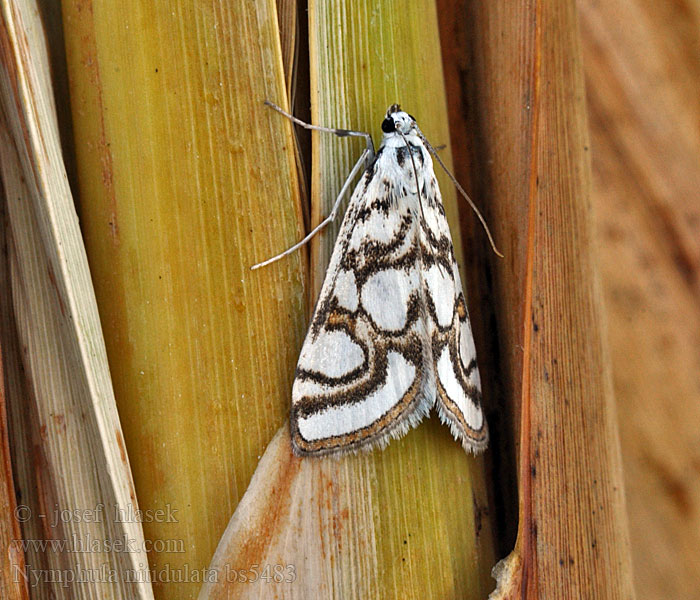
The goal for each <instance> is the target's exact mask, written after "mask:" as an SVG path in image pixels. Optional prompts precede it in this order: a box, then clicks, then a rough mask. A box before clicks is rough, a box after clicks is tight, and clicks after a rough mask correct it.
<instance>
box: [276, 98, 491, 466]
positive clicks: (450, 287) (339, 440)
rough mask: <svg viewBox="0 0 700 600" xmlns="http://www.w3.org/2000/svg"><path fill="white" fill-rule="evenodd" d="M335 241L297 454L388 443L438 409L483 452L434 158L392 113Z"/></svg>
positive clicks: (308, 363)
mask: <svg viewBox="0 0 700 600" xmlns="http://www.w3.org/2000/svg"><path fill="white" fill-rule="evenodd" d="M382 130H383V132H384V138H383V140H382V144H381V146H380V148H379V150H378V151H377V154H376V156H375V157H374V159H373V161H372V162H371V164H370V165H369V166H368V167H367V168H366V170H365V172H364V174H363V175H362V177H361V179H360V181H359V183H358V184H357V187H356V188H355V191H354V192H353V194H352V197H351V199H350V203H349V206H348V209H347V211H346V213H345V217H344V219H343V223H342V225H341V228H340V232H339V234H338V238H337V241H336V243H335V247H334V249H333V253H332V256H331V260H330V264H329V266H328V271H327V273H326V278H325V281H324V283H323V287H322V289H321V294H320V296H319V299H318V303H317V305H316V309H315V313H314V315H313V318H312V322H311V325H310V327H309V331H308V333H307V336H306V339H305V341H304V345H303V348H302V350H301V355H300V357H299V363H298V365H297V370H296V375H295V379H294V385H293V388H292V410H291V416H290V426H291V434H292V445H293V448H294V451H295V452H296V453H297V454H299V455H315V456H320V455H326V454H331V453H341V452H347V451H352V450H357V449H363V448H365V449H368V448H373V447H376V446H380V447H384V446H386V444H388V443H389V441H390V440H391V439H392V438H398V437H400V436H402V435H404V434H405V433H406V432H407V431H408V430H409V429H410V428H411V427H415V426H416V425H417V424H418V423H419V422H420V421H421V420H422V419H423V417H425V416H426V415H428V413H429V412H430V409H431V408H433V407H434V408H435V409H436V410H437V413H438V415H439V417H440V419H441V420H442V422H443V423H445V424H447V425H448V426H449V427H450V430H451V431H452V433H453V435H454V436H455V438H457V439H459V440H460V441H461V443H462V446H463V447H464V448H465V450H468V451H474V452H476V451H480V450H482V449H484V448H485V447H486V444H487V441H488V431H487V426H486V421H485V419H484V416H483V412H482V408H481V382H480V379H479V370H478V368H477V365H476V352H475V349H474V341H473V339H472V332H471V326H470V324H469V316H468V313H467V306H466V303H465V299H464V294H463V292H462V283H461V280H460V276H459V270H458V268H457V262H456V260H455V253H454V248H453V246H452V239H451V237H450V231H449V227H448V224H447V220H446V218H445V211H444V208H443V206H442V199H441V196H440V190H439V188H438V183H437V180H436V178H435V173H434V171H433V161H432V158H431V155H430V152H429V151H428V149H427V148H426V145H425V144H424V143H423V140H424V139H425V138H424V137H423V136H422V134H421V133H420V130H419V129H418V127H417V125H416V123H415V121H414V119H413V118H412V117H410V116H409V115H408V114H407V113H405V112H402V111H401V110H400V109H399V107H398V106H397V105H394V106H392V107H390V108H389V110H388V111H387V115H386V119H385V120H384V122H383V123H382Z"/></svg>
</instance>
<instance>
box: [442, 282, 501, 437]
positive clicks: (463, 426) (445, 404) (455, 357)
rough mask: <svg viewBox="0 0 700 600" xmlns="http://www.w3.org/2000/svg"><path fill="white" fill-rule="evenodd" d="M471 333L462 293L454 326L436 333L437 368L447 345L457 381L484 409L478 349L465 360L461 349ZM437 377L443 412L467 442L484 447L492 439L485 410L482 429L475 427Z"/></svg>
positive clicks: (476, 405) (476, 406)
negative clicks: (489, 436)
mask: <svg viewBox="0 0 700 600" xmlns="http://www.w3.org/2000/svg"><path fill="white" fill-rule="evenodd" d="M471 335H472V333H471V327H470V325H469V315H468V313H467V307H466V304H465V302H464V295H463V294H461V293H460V295H459V298H458V299H457V304H456V307H455V314H454V319H453V325H452V327H451V328H450V330H449V331H447V332H439V331H436V332H435V334H434V336H433V353H434V356H435V357H436V364H435V370H436V373H437V360H438V359H439V357H440V356H441V355H442V352H443V349H444V347H445V346H447V348H448V350H449V358H450V365H451V366H452V370H453V373H454V376H455V379H456V381H457V383H458V384H459V386H460V387H461V389H462V391H463V392H464V395H465V396H466V397H467V399H468V400H469V401H471V403H472V404H473V406H474V408H475V409H477V410H478V411H479V412H480V413H481V412H482V408H481V385H480V384H479V383H478V381H479V380H478V377H477V379H476V381H474V375H478V367H477V364H476V356H475V354H474V353H470V354H471V355H470V356H465V357H464V358H465V359H466V361H465V360H463V357H462V353H461V352H460V347H461V345H462V344H463V343H464V341H463V339H462V338H463V337H464V336H469V337H470V338H471ZM467 346H469V347H472V348H473V341H471V342H469V343H467ZM470 379H471V381H470ZM435 380H436V382H437V388H438V398H437V401H438V402H439V404H440V406H441V407H442V409H443V410H442V411H441V413H442V415H443V416H444V417H445V418H447V419H448V420H449V421H450V424H451V425H452V426H454V427H455V428H456V429H457V432H458V433H459V434H460V437H461V439H462V443H463V444H465V445H466V446H468V447H469V448H471V449H473V450H482V449H484V448H485V447H486V445H487V443H488V427H487V424H486V420H485V419H484V418H483V413H482V415H481V424H480V427H479V428H478V429H477V428H474V427H473V426H472V425H471V424H470V423H469V422H468V421H467V419H466V416H465V414H464V413H463V411H462V410H461V409H460V407H459V406H458V405H457V403H456V402H455V400H454V399H453V398H451V397H450V395H449V394H448V393H447V390H446V389H445V388H444V387H443V383H442V381H441V380H440V377H439V376H436V378H435ZM453 432H454V429H453Z"/></svg>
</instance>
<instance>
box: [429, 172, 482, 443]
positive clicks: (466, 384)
mask: <svg viewBox="0 0 700 600" xmlns="http://www.w3.org/2000/svg"><path fill="white" fill-rule="evenodd" d="M426 191H427V196H426V209H425V214H426V217H427V219H429V221H430V223H431V224H432V227H431V226H429V224H428V223H427V222H426V220H424V219H422V218H421V239H422V243H423V264H424V268H425V269H426V271H427V270H428V269H430V268H431V267H432V265H437V266H438V268H439V269H440V272H441V273H442V274H444V276H446V277H450V278H451V279H452V282H453V285H454V294H455V300H454V306H453V315H452V320H451V321H450V322H449V323H446V324H445V325H443V326H441V325H440V321H439V320H438V318H437V307H436V306H435V304H434V299H433V297H432V296H431V294H430V293H427V294H426V312H427V314H428V316H429V320H430V322H431V329H432V340H431V343H432V355H433V367H434V369H435V381H436V385H437V402H438V405H437V409H438V412H439V413H440V416H441V417H442V418H443V420H446V421H448V423H449V425H450V428H451V429H452V432H453V433H454V434H456V435H457V436H458V437H460V438H461V440H462V443H463V445H464V446H465V448H469V449H473V450H481V449H483V448H485V447H486V444H487V443H488V428H487V425H486V421H485V420H484V419H483V414H481V424H480V425H479V427H478V428H475V427H474V426H473V425H472V424H470V423H469V422H468V420H467V418H466V415H465V414H464V412H463V411H462V410H461V409H460V407H459V406H458V404H457V402H456V401H455V399H454V398H451V397H450V394H449V393H448V391H447V390H446V389H445V386H444V383H443V382H442V381H441V379H440V376H439V370H438V361H439V360H440V357H441V356H442V354H443V351H444V349H445V347H447V348H448V352H449V360H450V365H451V370H452V373H453V375H454V379H455V380H456V382H457V384H458V385H459V387H460V388H461V390H462V392H463V393H464V395H465V397H466V398H467V399H468V401H469V402H471V404H472V405H473V408H474V410H476V411H477V413H481V385H480V380H479V376H478V367H477V364H476V352H475V351H474V342H473V339H472V332H471V326H470V324H469V314H468V312H467V305H466V302H465V299H464V293H463V291H462V283H461V278H460V276H459V269H458V266H457V262H456V258H455V253H454V247H453V245H452V238H451V236H450V230H449V225H448V223H447V219H446V216H445V211H444V208H443V205H442V201H441V198H440V191H439V188H438V186H437V181H436V180H435V179H434V178H433V179H432V180H431V181H430V182H429V184H428V186H427V188H426ZM461 348H463V352H461V351H460V349H461ZM463 354H464V356H463Z"/></svg>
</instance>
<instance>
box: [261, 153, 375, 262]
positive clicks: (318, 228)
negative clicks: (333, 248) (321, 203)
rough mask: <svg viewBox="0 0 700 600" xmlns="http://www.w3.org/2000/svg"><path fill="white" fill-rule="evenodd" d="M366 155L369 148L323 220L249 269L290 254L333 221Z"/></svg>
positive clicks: (351, 172)
mask: <svg viewBox="0 0 700 600" xmlns="http://www.w3.org/2000/svg"><path fill="white" fill-rule="evenodd" d="M368 155H369V149H368V148H365V149H364V150H363V151H362V155H361V156H360V158H359V159H358V161H357V162H356V163H355V166H354V167H353V168H352V171H350V175H348V178H347V179H346V180H345V183H344V184H343V187H342V188H341V190H340V193H339V194H338V197H337V198H336V200H335V204H333V208H332V209H331V212H330V214H329V215H328V216H327V217H326V218H325V219H323V221H321V222H320V223H319V224H318V225H316V227H314V228H313V229H312V230H311V231H310V232H309V233H308V235H307V236H306V237H305V238H304V239H303V240H301V241H300V242H297V243H296V244H294V245H293V246H292V247H291V248H287V249H286V250H285V251H284V252H282V253H281V254H278V255H277V256H273V257H272V258H268V259H267V260H265V261H263V262H260V263H258V264H256V265H253V266H252V267H250V270H251V271H253V270H255V269H259V268H260V267H264V266H265V265H269V264H270V263H273V262H275V261H277V260H279V259H280V258H282V257H283V256H287V255H288V254H291V253H292V252H294V251H295V250H298V249H299V248H301V247H302V246H303V245H304V244H306V243H307V242H309V241H310V240H311V238H312V237H314V236H315V235H316V234H317V233H318V232H319V231H321V229H323V228H324V227H325V226H326V225H328V223H330V222H331V221H333V220H334V219H335V217H336V216H337V214H338V208H339V207H340V202H341V200H342V199H343V196H345V194H346V193H347V191H348V189H349V188H350V184H351V183H352V180H353V179H354V178H355V176H356V175H357V173H358V172H359V171H360V169H361V168H362V164H363V163H364V161H365V160H366V159H367V156H368Z"/></svg>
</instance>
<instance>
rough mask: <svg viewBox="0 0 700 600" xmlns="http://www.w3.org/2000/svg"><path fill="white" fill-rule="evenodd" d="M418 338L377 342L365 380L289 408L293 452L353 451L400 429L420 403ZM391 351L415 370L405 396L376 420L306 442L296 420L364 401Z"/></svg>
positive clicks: (380, 377)
mask: <svg viewBox="0 0 700 600" xmlns="http://www.w3.org/2000/svg"><path fill="white" fill-rule="evenodd" d="M422 342H423V341H422V339H421V337H420V336H417V335H409V336H406V338H405V339H404V343H403V344H397V343H381V342H379V343H377V344H376V345H375V346H374V347H373V348H372V349H373V351H374V352H373V354H374V356H373V358H374V361H370V363H371V365H372V366H371V367H370V369H369V373H368V377H367V378H366V379H365V380H364V381H362V382H360V383H358V384H357V385H354V386H352V385H348V386H345V388H344V389H341V390H339V391H337V392H335V393H333V394H330V395H328V396H325V397H323V398H315V399H312V398H308V399H304V400H302V401H300V402H299V404H296V405H293V406H292V415H291V419H290V423H291V435H292V442H293V444H294V450H295V452H296V453H297V454H300V455H302V456H303V455H316V456H320V455H324V454H332V453H335V452H338V451H339V450H343V451H345V450H348V451H351V450H356V449H359V448H361V447H363V446H367V445H368V444H371V443H372V441H377V440H382V439H388V437H389V436H391V434H392V432H393V430H394V429H395V428H397V427H401V423H402V417H403V416H404V415H406V414H409V413H411V412H413V411H414V410H415V407H416V405H417V404H418V403H419V402H420V399H421V398H420V392H421V382H422V380H423V359H422V349H421V344H422ZM391 350H396V351H398V352H400V353H401V355H402V356H403V357H404V358H405V359H406V360H407V361H408V362H409V363H411V364H412V365H413V366H414V367H415V369H416V375H415V377H414V379H413V383H412V384H411V386H410V387H409V388H408V390H407V391H406V393H405V394H404V395H403V396H402V397H401V398H400V399H398V400H397V402H396V403H395V404H394V405H393V406H392V407H391V409H390V410H389V411H388V412H386V413H384V414H383V415H382V416H381V417H380V418H379V419H377V420H376V421H374V422H373V423H371V424H370V425H368V426H367V427H363V428H362V429H357V430H355V431H352V432H350V433H347V434H344V435H338V436H331V437H327V438H322V439H317V440H306V439H304V437H303V436H302V435H301V433H300V431H299V426H298V423H299V418H300V417H302V416H304V415H307V414H310V413H313V412H316V411H320V410H323V408H325V407H326V406H328V405H332V406H338V405H341V404H352V403H353V402H355V401H356V400H357V398H364V397H367V396H369V395H370V394H371V393H373V392H374V391H376V390H377V389H379V388H380V387H381V386H382V385H383V384H384V383H385V382H386V378H387V357H388V354H389V352H390V351H391Z"/></svg>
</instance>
